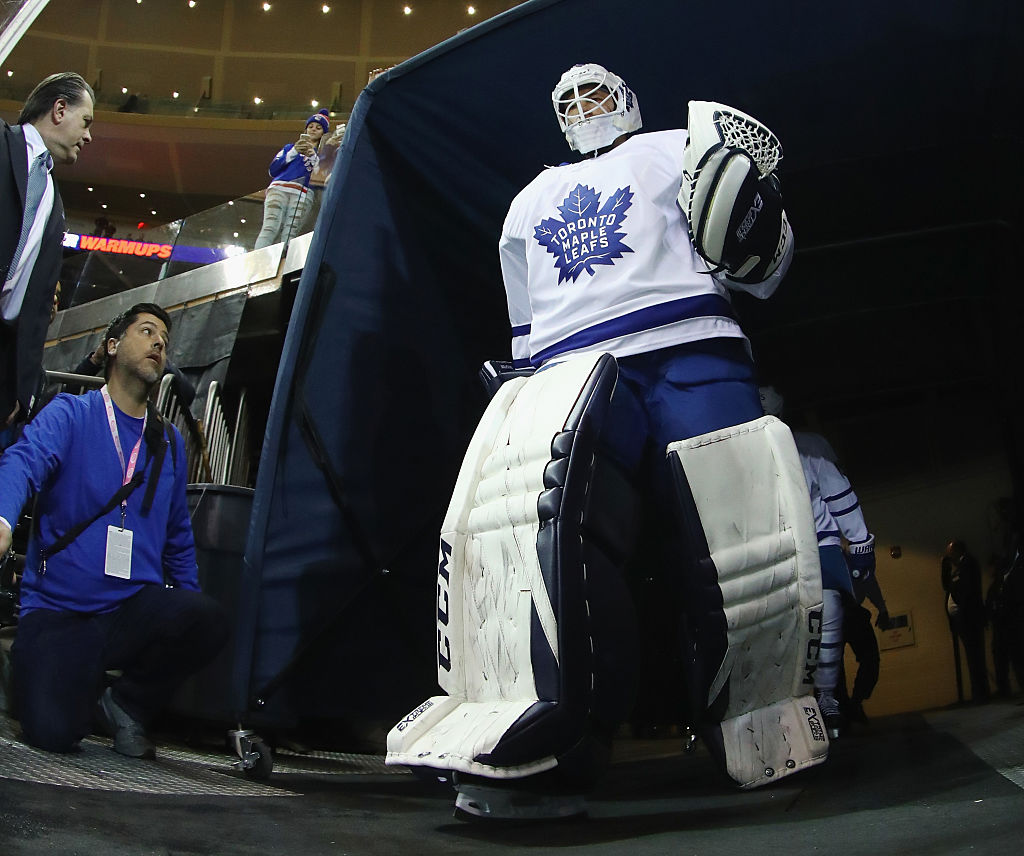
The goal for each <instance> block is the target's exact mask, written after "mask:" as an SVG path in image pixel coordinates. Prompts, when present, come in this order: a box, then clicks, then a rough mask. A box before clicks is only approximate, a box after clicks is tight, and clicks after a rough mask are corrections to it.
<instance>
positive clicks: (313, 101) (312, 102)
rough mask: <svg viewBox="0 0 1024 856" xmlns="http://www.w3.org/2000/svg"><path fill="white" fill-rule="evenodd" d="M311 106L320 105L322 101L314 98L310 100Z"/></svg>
mask: <svg viewBox="0 0 1024 856" xmlns="http://www.w3.org/2000/svg"><path fill="white" fill-rule="evenodd" d="M309 106H310V107H319V106H320V102H319V101H317V100H316V99H315V98H314V99H313V100H312V101H310V102H309Z"/></svg>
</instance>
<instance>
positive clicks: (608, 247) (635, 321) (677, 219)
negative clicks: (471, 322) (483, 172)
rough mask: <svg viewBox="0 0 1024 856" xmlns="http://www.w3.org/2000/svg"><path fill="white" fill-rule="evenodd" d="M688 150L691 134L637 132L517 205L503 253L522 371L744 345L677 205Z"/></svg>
mask: <svg viewBox="0 0 1024 856" xmlns="http://www.w3.org/2000/svg"><path fill="white" fill-rule="evenodd" d="M686 142H687V132H686V131H685V130H672V131H658V132H654V133H646V134H643V133H641V134H635V135H633V136H632V137H630V138H629V139H627V140H626V141H625V142H624V143H622V144H621V145H619V146H617V147H616V148H614V149H612V150H611V151H608V152H606V153H604V154H602V155H600V156H599V157H596V158H590V159H585V160H583V161H581V162H579V163H573V164H566V165H563V166H559V167H551V168H548V169H546V170H545V171H544V172H542V173H541V174H540V175H538V176H537V177H536V178H535V179H534V180H533V181H532V182H531V183H530V184H529V185H527V187H526V188H525V189H524V190H523V191H521V192H520V193H519V195H518V196H517V197H516V198H515V200H513V202H512V205H511V207H510V209H509V212H508V215H507V217H506V219H505V225H504V228H503V230H502V236H501V243H500V247H499V250H500V257H501V267H502V274H503V276H504V280H505V290H506V293H507V297H508V310H509V320H510V322H511V324H512V336H513V338H512V356H513V359H514V360H515V361H516V362H517V363H518V364H520V365H525V364H527V363H532V364H533V365H537V366H539V365H541V364H543V363H545V362H547V361H549V360H551V359H559V358H563V357H565V356H568V355H570V354H579V353H586V352H593V351H606V352H609V353H611V354H614V355H615V356H616V357H623V356H629V355H631V354H638V353H644V352H647V351H652V350H656V349H658V348H665V347H669V346H672V345H677V344H681V343H684V342H692V341H696V340H699V339H706V338H713V337H721V336H729V337H736V338H743V332H742V330H741V329H740V326H739V324H738V323H737V321H736V317H735V315H734V312H733V309H732V304H731V301H730V298H729V294H728V291H727V289H726V287H725V286H724V285H723V284H722V283H721V282H719V281H718V279H717V278H716V277H714V276H712V275H711V274H710V273H709V272H708V270H709V269H708V266H707V264H706V263H705V262H704V261H703V259H701V258H700V257H699V256H698V255H697V254H696V253H695V252H694V249H693V245H692V243H691V242H690V238H689V234H688V230H687V223H686V216H685V214H684V213H683V211H682V209H681V208H680V207H679V205H678V203H677V201H676V197H677V195H678V193H679V189H680V186H681V184H682V171H683V151H684V149H685V148H686Z"/></svg>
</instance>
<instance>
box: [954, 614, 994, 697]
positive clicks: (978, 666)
mask: <svg viewBox="0 0 1024 856" xmlns="http://www.w3.org/2000/svg"><path fill="white" fill-rule="evenodd" d="M949 626H950V629H951V630H952V632H953V638H954V640H959V641H960V642H961V643H962V644H963V647H964V659H965V660H967V672H968V674H969V675H970V678H971V701H985V700H986V699H988V697H989V688H988V665H987V663H986V661H985V623H984V619H983V618H982V617H981V616H974V615H969V616H966V617H965V616H964V614H963V610H961V611H960V612H958V613H956V614H955V615H951V616H950V617H949ZM957 656H959V654H958V655H957Z"/></svg>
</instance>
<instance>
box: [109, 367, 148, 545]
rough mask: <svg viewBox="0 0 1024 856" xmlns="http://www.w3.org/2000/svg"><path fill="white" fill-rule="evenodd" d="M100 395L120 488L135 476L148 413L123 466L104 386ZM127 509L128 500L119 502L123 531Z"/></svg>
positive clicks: (112, 416) (122, 456)
mask: <svg viewBox="0 0 1024 856" xmlns="http://www.w3.org/2000/svg"><path fill="white" fill-rule="evenodd" d="M100 394H101V395H102V396H103V405H104V406H105V407H106V408H107V424H108V425H109V426H110V436H111V438H112V439H113V440H114V449H115V450H116V451H117V458H118V460H119V461H120V462H121V472H122V473H123V474H124V480H123V481H122V482H121V486H122V487H124V485H126V484H128V482H130V481H131V480H132V476H133V475H134V474H135V465H136V464H137V463H138V460H139V449H140V448H142V438H143V436H144V435H145V433H146V420H147V419H149V413H147V414H146V415H145V416H143V417H142V433H141V434H139V439H138V442H136V444H135V448H134V449H132V453H131V455H129V456H128V464H127V466H125V462H124V452H123V451H122V450H121V438H120V437H119V436H118V433H117V420H116V419H115V418H114V404H113V402H112V401H111V400H110V393H109V392H108V391H107V387H106V384H104V385H103V386H102V387H101V388H100ZM127 509H128V499H127V497H126V498H125V499H122V500H121V528H122V529H124V520H125V514H126V512H127Z"/></svg>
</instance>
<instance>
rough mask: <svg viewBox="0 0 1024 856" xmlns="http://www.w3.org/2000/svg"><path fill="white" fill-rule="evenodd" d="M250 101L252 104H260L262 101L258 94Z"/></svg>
mask: <svg viewBox="0 0 1024 856" xmlns="http://www.w3.org/2000/svg"><path fill="white" fill-rule="evenodd" d="M252 103H253V104H262V103H263V99H262V98H260V97H259V95H257V96H256V97H255V98H253V99H252Z"/></svg>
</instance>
